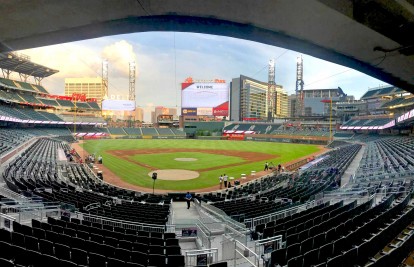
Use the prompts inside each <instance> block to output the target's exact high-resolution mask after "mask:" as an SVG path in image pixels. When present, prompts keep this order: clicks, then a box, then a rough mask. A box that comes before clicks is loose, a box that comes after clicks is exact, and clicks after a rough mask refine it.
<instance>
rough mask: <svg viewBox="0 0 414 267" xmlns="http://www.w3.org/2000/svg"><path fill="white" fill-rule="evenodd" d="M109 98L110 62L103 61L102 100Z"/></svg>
mask: <svg viewBox="0 0 414 267" xmlns="http://www.w3.org/2000/svg"><path fill="white" fill-rule="evenodd" d="M106 98H108V60H107V59H104V60H103V61H102V99H106Z"/></svg>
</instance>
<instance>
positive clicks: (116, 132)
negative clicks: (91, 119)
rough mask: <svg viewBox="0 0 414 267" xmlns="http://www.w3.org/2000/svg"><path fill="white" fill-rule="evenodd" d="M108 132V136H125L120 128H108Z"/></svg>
mask: <svg viewBox="0 0 414 267" xmlns="http://www.w3.org/2000/svg"><path fill="white" fill-rule="evenodd" d="M108 131H109V133H110V134H114V135H126V134H127V133H126V132H125V131H124V129H122V128H114V127H108Z"/></svg>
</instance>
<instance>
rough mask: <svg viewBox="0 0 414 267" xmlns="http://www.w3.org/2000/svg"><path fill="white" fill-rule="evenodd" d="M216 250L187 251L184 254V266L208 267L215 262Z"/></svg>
mask: <svg viewBox="0 0 414 267" xmlns="http://www.w3.org/2000/svg"><path fill="white" fill-rule="evenodd" d="M217 258H218V249H217V248H210V249H201V250H189V251H186V252H185V266H186V267H196V266H208V265H210V264H212V263H215V262H217Z"/></svg>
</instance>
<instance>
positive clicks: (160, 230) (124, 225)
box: [71, 212, 172, 233]
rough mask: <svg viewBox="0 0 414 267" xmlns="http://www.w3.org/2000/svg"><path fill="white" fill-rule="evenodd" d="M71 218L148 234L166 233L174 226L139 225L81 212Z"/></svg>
mask: <svg viewBox="0 0 414 267" xmlns="http://www.w3.org/2000/svg"><path fill="white" fill-rule="evenodd" d="M71 217H75V218H78V219H81V220H84V221H88V222H92V223H100V224H102V225H110V226H113V227H120V228H125V229H132V230H135V231H148V232H158V233H164V232H166V231H167V230H168V229H169V231H171V228H172V226H171V225H169V226H164V225H157V224H146V223H138V222H131V221H125V220H118V219H112V218H107V217H101V216H96V215H91V214H85V213H81V212H75V213H72V214H71Z"/></svg>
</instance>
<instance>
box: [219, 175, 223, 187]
mask: <svg viewBox="0 0 414 267" xmlns="http://www.w3.org/2000/svg"><path fill="white" fill-rule="evenodd" d="M219 181H220V189H221V188H222V187H223V176H221V175H220V177H219Z"/></svg>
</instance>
